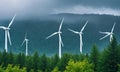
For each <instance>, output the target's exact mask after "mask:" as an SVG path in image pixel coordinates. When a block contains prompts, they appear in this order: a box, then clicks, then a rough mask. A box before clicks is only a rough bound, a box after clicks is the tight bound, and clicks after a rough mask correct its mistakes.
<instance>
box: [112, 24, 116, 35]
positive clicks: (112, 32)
mask: <svg viewBox="0 0 120 72" xmlns="http://www.w3.org/2000/svg"><path fill="white" fill-rule="evenodd" d="M115 25H116V23H114V25H113V27H112V30H111V32H112V33H113V31H114V28H115Z"/></svg>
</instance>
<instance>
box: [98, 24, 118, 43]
mask: <svg viewBox="0 0 120 72" xmlns="http://www.w3.org/2000/svg"><path fill="white" fill-rule="evenodd" d="M115 25H116V23H114V25H113V27H112V30H111V32H101V31H100V33H101V34H106V35H105V36H104V37H102V38H100V39H99V40H102V39H104V38H106V37H108V36H110V42H111V41H112V39H113V31H114V28H115Z"/></svg>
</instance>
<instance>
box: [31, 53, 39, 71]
mask: <svg viewBox="0 0 120 72" xmlns="http://www.w3.org/2000/svg"><path fill="white" fill-rule="evenodd" d="M32 65H33V70H34V72H38V69H39V54H38V52H35V53H34V55H33V64H32Z"/></svg>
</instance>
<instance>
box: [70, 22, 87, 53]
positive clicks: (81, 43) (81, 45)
mask: <svg viewBox="0 0 120 72" xmlns="http://www.w3.org/2000/svg"><path fill="white" fill-rule="evenodd" d="M87 23H88V21H86V23H85V25H84V26H83V27H82V29H81V30H80V32H78V31H75V30H72V29H68V30H69V31H71V32H73V33H75V34H78V35H79V36H80V53H82V47H83V41H82V34H83V30H84V29H85V27H86V25H87Z"/></svg>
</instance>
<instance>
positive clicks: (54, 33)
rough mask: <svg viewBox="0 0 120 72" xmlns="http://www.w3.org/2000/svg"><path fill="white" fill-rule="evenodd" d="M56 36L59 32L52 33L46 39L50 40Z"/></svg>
mask: <svg viewBox="0 0 120 72" xmlns="http://www.w3.org/2000/svg"><path fill="white" fill-rule="evenodd" d="M56 34H58V32H54V33H52V34H51V35H49V36H48V37H46V39H49V38H50V37H52V36H54V35H56Z"/></svg>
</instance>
